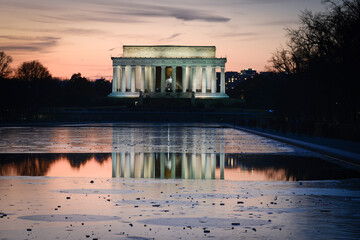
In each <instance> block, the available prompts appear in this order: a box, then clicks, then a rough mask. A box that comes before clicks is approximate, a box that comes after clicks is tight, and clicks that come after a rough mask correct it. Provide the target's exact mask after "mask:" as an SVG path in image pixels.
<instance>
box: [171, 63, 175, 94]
mask: <svg viewBox="0 0 360 240" xmlns="http://www.w3.org/2000/svg"><path fill="white" fill-rule="evenodd" d="M171 68H172V71H171V78H172V82H171V91H172V92H176V66H172V67H171Z"/></svg>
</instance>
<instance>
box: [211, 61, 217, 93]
mask: <svg viewBox="0 0 360 240" xmlns="http://www.w3.org/2000/svg"><path fill="white" fill-rule="evenodd" d="M211 93H216V67H212V74H211Z"/></svg>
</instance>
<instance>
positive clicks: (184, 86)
mask: <svg viewBox="0 0 360 240" xmlns="http://www.w3.org/2000/svg"><path fill="white" fill-rule="evenodd" d="M181 68H182V92H186V89H187V88H188V83H189V82H188V77H187V75H186V74H187V71H186V70H187V67H185V66H182V67H181Z"/></svg>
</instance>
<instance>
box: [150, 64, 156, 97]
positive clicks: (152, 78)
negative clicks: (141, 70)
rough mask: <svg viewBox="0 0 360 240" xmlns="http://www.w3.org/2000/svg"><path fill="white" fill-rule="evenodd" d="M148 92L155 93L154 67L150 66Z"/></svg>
mask: <svg viewBox="0 0 360 240" xmlns="http://www.w3.org/2000/svg"><path fill="white" fill-rule="evenodd" d="M150 83H151V84H150V91H151V92H155V88H156V67H155V66H151V80H150Z"/></svg>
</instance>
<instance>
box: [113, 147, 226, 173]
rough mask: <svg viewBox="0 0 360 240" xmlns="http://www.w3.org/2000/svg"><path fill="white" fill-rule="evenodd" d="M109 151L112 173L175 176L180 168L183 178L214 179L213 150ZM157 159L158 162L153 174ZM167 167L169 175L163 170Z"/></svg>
mask: <svg viewBox="0 0 360 240" xmlns="http://www.w3.org/2000/svg"><path fill="white" fill-rule="evenodd" d="M158 155H159V156H158V157H156V154H155V153H133V152H130V153H129V152H127V153H124V152H122V153H112V176H113V177H125V178H156V177H158V178H177V177H180V176H176V168H177V167H180V168H181V171H180V172H181V178H183V179H216V176H215V169H216V154H204V153H203V154H185V153H183V154H175V153H159V154H158ZM224 160H225V154H220V176H219V178H220V179H224V165H225V162H224ZM156 162H158V164H159V165H160V166H159V167H160V171H159V175H156V174H155V169H156V167H155V165H156ZM166 170H167V171H170V175H167V174H166Z"/></svg>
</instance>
